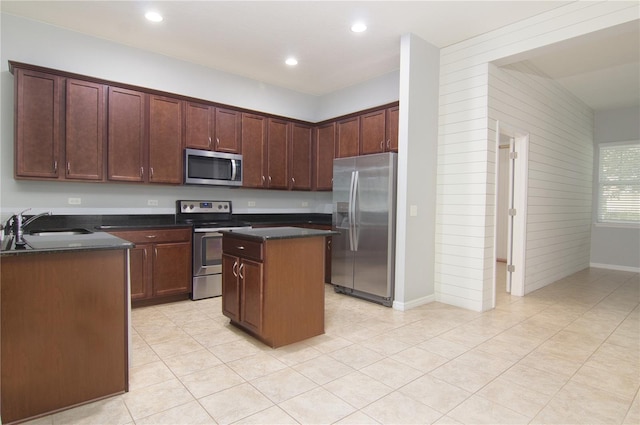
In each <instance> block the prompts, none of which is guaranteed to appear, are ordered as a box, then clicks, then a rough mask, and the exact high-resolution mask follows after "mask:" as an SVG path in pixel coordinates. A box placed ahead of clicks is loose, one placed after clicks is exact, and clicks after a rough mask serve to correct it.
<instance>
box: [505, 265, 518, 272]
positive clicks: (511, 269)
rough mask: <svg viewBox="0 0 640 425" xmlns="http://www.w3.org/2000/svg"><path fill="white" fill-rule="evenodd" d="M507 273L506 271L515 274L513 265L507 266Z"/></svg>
mask: <svg viewBox="0 0 640 425" xmlns="http://www.w3.org/2000/svg"><path fill="white" fill-rule="evenodd" d="M507 271H508V272H509V273H513V272H515V271H516V266H514V265H513V264H509V265H508V266H507Z"/></svg>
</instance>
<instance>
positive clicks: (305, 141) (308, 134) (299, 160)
mask: <svg viewBox="0 0 640 425" xmlns="http://www.w3.org/2000/svg"><path fill="white" fill-rule="evenodd" d="M312 142H313V133H312V131H311V127H309V126H307V125H302V124H296V123H294V124H291V149H290V152H291V154H290V155H291V156H290V160H289V164H290V169H291V182H290V185H289V187H290V188H291V189H293V190H311V174H312V170H311V154H312V144H313V143H312Z"/></svg>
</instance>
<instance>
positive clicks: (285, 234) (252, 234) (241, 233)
mask: <svg viewBox="0 0 640 425" xmlns="http://www.w3.org/2000/svg"><path fill="white" fill-rule="evenodd" d="M220 233H226V234H229V235H230V236H234V237H238V238H243V239H251V240H257V241H266V240H273V239H296V238H309V237H326V236H331V235H337V234H338V232H335V231H333V230H320V229H307V228H302V227H261V228H258V229H238V230H221V231H220Z"/></svg>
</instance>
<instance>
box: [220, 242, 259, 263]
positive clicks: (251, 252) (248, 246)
mask: <svg viewBox="0 0 640 425" xmlns="http://www.w3.org/2000/svg"><path fill="white" fill-rule="evenodd" d="M262 246H263V244H262V242H256V241H250V240H247V239H239V238H233V237H226V236H225V237H223V238H222V251H223V252H224V253H225V254H229V255H235V256H237V257H243V258H251V259H253V260H257V261H262V259H263V257H262Z"/></svg>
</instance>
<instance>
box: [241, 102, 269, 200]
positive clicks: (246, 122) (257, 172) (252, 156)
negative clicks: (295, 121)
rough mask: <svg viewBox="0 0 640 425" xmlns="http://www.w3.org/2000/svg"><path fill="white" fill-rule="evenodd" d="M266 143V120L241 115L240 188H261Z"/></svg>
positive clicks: (250, 115) (263, 184)
mask: <svg viewBox="0 0 640 425" xmlns="http://www.w3.org/2000/svg"><path fill="white" fill-rule="evenodd" d="M266 143H267V118H265V117H263V116H260V115H255V114H247V113H243V114H242V174H243V175H242V187H252V188H263V187H265V184H266V176H265V170H264V164H265V150H266Z"/></svg>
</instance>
